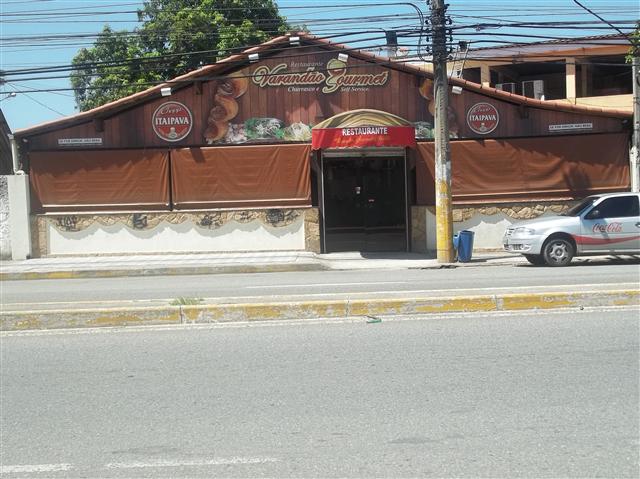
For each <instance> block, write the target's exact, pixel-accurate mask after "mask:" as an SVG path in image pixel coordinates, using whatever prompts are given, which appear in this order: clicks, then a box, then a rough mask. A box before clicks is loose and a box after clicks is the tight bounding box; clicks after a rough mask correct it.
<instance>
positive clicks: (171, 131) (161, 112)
mask: <svg viewBox="0 0 640 479" xmlns="http://www.w3.org/2000/svg"><path fill="white" fill-rule="evenodd" d="M151 121H152V124H153V131H154V132H155V134H156V135H158V137H159V138H161V139H163V140H165V141H180V140H182V139H184V138H186V137H187V135H188V134H189V133H191V128H192V127H193V117H192V116H191V111H189V109H188V108H187V107H186V106H184V105H183V104H182V103H179V102H177V101H168V102H165V103H163V104H162V105H160V106H159V107H158V108H156V111H154V112H153V117H152V120H151Z"/></svg>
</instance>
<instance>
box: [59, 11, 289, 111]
mask: <svg viewBox="0 0 640 479" xmlns="http://www.w3.org/2000/svg"><path fill="white" fill-rule="evenodd" d="M138 16H139V18H140V20H141V21H142V25H141V27H140V28H137V29H135V30H134V32H133V34H129V33H127V32H115V31H113V30H111V29H110V28H109V27H108V26H105V27H104V30H103V32H102V34H101V35H100V37H99V38H98V39H97V40H96V42H95V43H94V45H93V47H91V48H88V49H87V48H83V49H81V50H80V51H79V52H78V53H77V54H76V56H75V57H74V59H73V65H74V67H75V69H74V71H73V73H72V75H71V84H72V86H73V88H74V89H75V95H76V104H77V106H78V108H79V109H80V110H81V111H86V110H88V109H91V108H95V107H97V106H100V105H103V104H104V103H107V102H109V101H113V100H116V99H118V98H122V97H123V96H127V95H130V94H131V93H135V92H137V91H141V90H144V89H146V88H148V87H149V84H150V83H155V82H159V81H164V80H169V79H171V78H174V77H176V76H179V75H182V74H184V73H187V72H190V71H192V70H195V69H197V68H198V67H200V66H201V65H207V64H211V63H214V62H215V61H216V60H217V59H219V58H223V57H225V56H228V55H229V54H231V53H234V52H235V50H237V49H242V47H244V46H246V45H253V44H257V43H261V42H263V41H265V40H267V39H268V38H270V37H272V36H275V35H277V34H281V33H284V32H285V31H286V29H287V24H286V22H285V19H284V18H283V17H281V16H280V14H279V13H278V8H277V6H276V5H275V3H274V1H273V0H148V1H145V2H144V5H143V8H142V10H140V11H139V12H138Z"/></svg>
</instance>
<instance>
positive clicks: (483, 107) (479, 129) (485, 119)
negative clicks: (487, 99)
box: [467, 103, 500, 135]
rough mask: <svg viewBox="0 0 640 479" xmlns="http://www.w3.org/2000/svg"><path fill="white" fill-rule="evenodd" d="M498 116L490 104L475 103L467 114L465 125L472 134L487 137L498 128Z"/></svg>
mask: <svg viewBox="0 0 640 479" xmlns="http://www.w3.org/2000/svg"><path fill="white" fill-rule="evenodd" d="M499 121H500V114H499V113H498V110H497V109H496V107H495V106H493V105H492V104H490V103H476V104H475V105H473V106H472V107H471V108H469V111H468V112H467V125H468V126H469V128H470V129H471V131H473V132H474V133H477V134H479V135H487V134H489V133H491V132H492V131H493V130H495V129H496V128H497V127H498V123H499Z"/></svg>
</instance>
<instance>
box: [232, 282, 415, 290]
mask: <svg viewBox="0 0 640 479" xmlns="http://www.w3.org/2000/svg"><path fill="white" fill-rule="evenodd" d="M411 283H415V281H369V282H363V281H359V282H355V283H297V284H266V285H264V286H244V287H243V289H263V288H264V289H270V288H300V287H304V288H318V287H323V286H365V285H370V284H376V285H377V284H411Z"/></svg>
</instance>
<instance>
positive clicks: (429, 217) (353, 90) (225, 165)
mask: <svg viewBox="0 0 640 479" xmlns="http://www.w3.org/2000/svg"><path fill="white" fill-rule="evenodd" d="M451 84H452V85H453V86H455V87H457V88H455V91H456V93H457V94H456V93H451V94H450V98H449V99H450V107H449V112H448V115H449V124H450V136H451V144H450V145H451V159H452V190H453V201H454V221H455V224H454V228H455V229H456V230H460V229H472V230H474V231H475V232H476V247H478V248H479V249H483V248H498V247H500V237H501V235H502V233H503V231H504V228H505V227H506V226H507V225H509V224H511V223H512V222H513V221H515V220H518V219H524V218H530V217H534V216H538V215H542V214H547V213H549V212H558V211H562V210H563V209H564V208H566V207H567V205H568V204H569V203H570V202H571V201H573V200H575V199H578V198H581V197H583V196H586V195H588V194H591V193H600V192H611V191H623V190H627V189H629V140H630V134H631V115H630V114H629V113H628V112H626V111H619V110H610V109H603V108H594V107H586V106H580V105H570V104H567V103H564V102H559V101H558V102H556V101H541V100H536V99H532V98H525V97H522V96H518V95H514V94H511V93H508V92H504V91H499V90H496V89H494V88H490V87H486V86H482V85H480V84H476V83H472V82H469V81H465V80H458V79H452V80H451ZM433 115H434V99H433V80H432V74H431V73H429V72H427V71H425V70H423V69H421V68H419V67H416V66H411V65H409V64H402V63H400V62H397V61H395V62H391V61H389V59H387V58H383V57H377V56H374V55H372V54H369V53H366V52H359V51H354V50H351V49H348V48H347V47H345V46H342V45H337V44H332V43H330V42H327V41H325V40H323V39H319V38H316V37H314V36H311V35H308V34H303V33H300V34H296V35H295V36H292V35H285V36H281V37H278V38H274V39H273V40H271V41H268V42H266V43H264V44H262V45H260V46H258V47H255V48H251V49H249V50H246V51H244V52H243V53H241V54H238V55H234V56H231V57H228V58H226V59H224V60H222V61H219V62H217V63H215V64H213V65H210V66H205V67H203V68H201V69H199V70H197V71H194V72H191V73H188V74H186V75H183V76H181V77H178V78H176V79H174V80H172V81H170V82H168V83H166V84H163V85H158V86H156V87H153V88H150V89H148V90H146V91H143V92H140V93H137V94H134V95H131V96H128V97H126V98H122V99H120V100H117V101H115V102H112V103H109V104H106V105H103V106H101V107H98V108H95V109H93V110H90V111H87V112H83V113H80V114H77V115H74V116H71V117H67V118H64V119H61V120H57V121H53V122H50V123H46V124H42V125H38V126H34V127H31V128H27V129H23V130H19V131H16V132H15V137H16V139H17V142H18V145H19V151H20V162H21V167H22V169H23V170H24V171H25V172H27V173H28V174H29V178H30V190H31V205H30V210H31V238H32V245H31V250H32V255H33V256H47V255H63V254H108V253H119V254H121V253H162V252H199V251H201V252H205V251H206V252H216V251H276V250H307V251H312V252H335V251H347V250H349V251H416V252H427V251H430V250H434V249H435V245H436V240H435V231H436V228H435V206H434V205H435V197H434V189H435V188H434V143H433V137H434V131H433V128H434V120H433Z"/></svg>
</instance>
